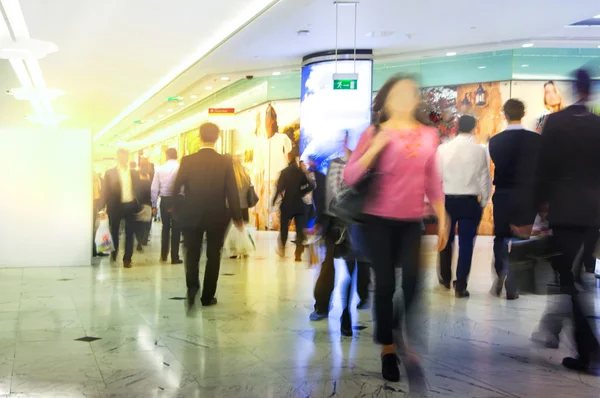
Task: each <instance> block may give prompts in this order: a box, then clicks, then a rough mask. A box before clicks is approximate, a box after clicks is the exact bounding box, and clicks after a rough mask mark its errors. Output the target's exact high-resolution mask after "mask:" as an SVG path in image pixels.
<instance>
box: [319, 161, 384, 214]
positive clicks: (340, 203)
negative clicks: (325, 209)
mask: <svg viewBox="0 0 600 398" xmlns="http://www.w3.org/2000/svg"><path fill="white" fill-rule="evenodd" d="M374 176H375V173H374V172H373V171H372V170H369V171H367V173H366V174H365V175H364V176H363V178H362V180H361V181H360V182H359V183H358V184H356V185H353V186H347V187H343V188H342V189H340V191H339V192H338V194H337V195H336V196H335V198H333V200H332V201H331V204H330V205H329V211H330V212H331V214H333V215H334V216H335V217H337V218H339V219H340V220H342V221H344V222H346V223H348V224H362V223H364V222H365V215H364V213H363V209H364V207H365V202H366V200H367V195H368V193H369V187H370V185H371V182H372V181H373V179H374Z"/></svg>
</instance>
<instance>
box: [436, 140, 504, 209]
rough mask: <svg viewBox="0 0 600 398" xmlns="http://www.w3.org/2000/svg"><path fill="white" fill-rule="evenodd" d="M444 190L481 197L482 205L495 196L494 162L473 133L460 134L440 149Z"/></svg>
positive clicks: (485, 204)
mask: <svg viewBox="0 0 600 398" xmlns="http://www.w3.org/2000/svg"><path fill="white" fill-rule="evenodd" d="M438 157H439V165H440V168H441V174H442V180H443V183H444V193H445V194H446V195H473V196H479V198H480V203H481V207H485V206H487V203H488V201H489V199H490V195H491V186H492V184H491V177H490V163H489V160H488V156H487V151H486V150H485V148H484V147H482V146H481V145H479V144H477V143H476V142H475V140H474V139H473V136H472V135H470V134H458V135H457V136H456V138H454V139H453V140H451V141H450V142H448V143H446V144H443V145H440V147H439V149H438Z"/></svg>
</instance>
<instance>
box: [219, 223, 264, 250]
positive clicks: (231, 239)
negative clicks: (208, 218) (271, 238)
mask: <svg viewBox="0 0 600 398" xmlns="http://www.w3.org/2000/svg"><path fill="white" fill-rule="evenodd" d="M252 232H253V228H250V227H245V228H244V230H243V231H241V232H240V231H239V230H238V229H237V228H236V227H234V226H233V225H232V226H231V228H229V233H228V234H227V238H226V240H225V248H226V249H227V252H228V253H229V255H230V256H246V255H248V254H250V253H252V252H253V251H254V250H255V248H256V247H255V243H254V237H253V234H252Z"/></svg>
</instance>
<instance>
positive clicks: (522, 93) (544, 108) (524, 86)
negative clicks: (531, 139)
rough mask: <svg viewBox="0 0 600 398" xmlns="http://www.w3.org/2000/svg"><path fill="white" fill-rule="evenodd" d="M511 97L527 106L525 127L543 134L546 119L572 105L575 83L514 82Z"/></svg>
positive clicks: (524, 120) (550, 81) (551, 81)
mask: <svg viewBox="0 0 600 398" xmlns="http://www.w3.org/2000/svg"><path fill="white" fill-rule="evenodd" d="M511 86H512V87H511V97H512V98H516V99H519V100H521V101H523V103H524V104H525V118H524V119H523V127H525V128H526V129H528V130H532V131H535V132H537V133H541V132H542V128H543V125H544V121H545V120H546V117H547V116H548V115H550V114H552V113H555V112H558V111H560V110H563V109H564V108H566V107H567V106H569V105H571V104H572V103H573V101H574V99H573V83H572V82H567V81H554V80H548V81H513V82H512V84H511Z"/></svg>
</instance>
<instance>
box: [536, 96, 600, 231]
mask: <svg viewBox="0 0 600 398" xmlns="http://www.w3.org/2000/svg"><path fill="white" fill-rule="evenodd" d="M535 198H536V202H537V203H538V204H539V205H543V204H547V205H548V206H549V213H548V221H549V222H550V224H551V225H555V226H581V227H596V228H597V227H600V117H598V116H596V115H594V114H592V113H590V112H589V111H588V110H587V108H586V107H585V106H583V105H573V106H570V107H568V108H566V109H564V110H562V111H560V112H557V113H554V114H552V115H549V116H548V118H547V119H546V122H545V124H544V129H543V131H542V137H541V150H540V156H539V162H538V169H537V174H536V181H535Z"/></svg>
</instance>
